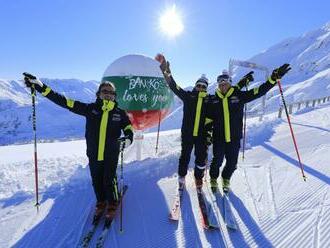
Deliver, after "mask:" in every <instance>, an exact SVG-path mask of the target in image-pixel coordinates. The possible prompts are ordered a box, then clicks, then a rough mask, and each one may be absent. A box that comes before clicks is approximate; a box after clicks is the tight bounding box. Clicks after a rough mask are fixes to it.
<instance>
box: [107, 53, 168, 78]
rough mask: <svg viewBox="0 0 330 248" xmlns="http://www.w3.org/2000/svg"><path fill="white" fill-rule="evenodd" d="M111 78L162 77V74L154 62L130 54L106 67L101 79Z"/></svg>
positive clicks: (145, 57) (157, 64)
mask: <svg viewBox="0 0 330 248" xmlns="http://www.w3.org/2000/svg"><path fill="white" fill-rule="evenodd" d="M111 76H145V77H163V74H162V72H161V71H160V69H159V63H158V62H157V61H156V60H154V59H152V58H150V57H147V56H144V55H138V54H130V55H126V56H123V57H120V58H119V59H117V60H115V61H114V62H113V63H111V64H110V65H109V66H108V68H107V69H106V70H105V72H104V74H103V77H111Z"/></svg>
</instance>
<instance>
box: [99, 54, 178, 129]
mask: <svg viewBox="0 0 330 248" xmlns="http://www.w3.org/2000/svg"><path fill="white" fill-rule="evenodd" d="M105 80H106V81H111V82H112V83H114V85H115V86H116V91H117V98H116V100H117V102H118V104H119V107H120V108H122V109H124V110H126V111H127V112H128V115H129V117H130V120H131V122H132V124H133V127H134V128H135V129H137V130H143V129H146V128H150V127H152V126H155V125H157V124H158V123H159V121H161V120H162V119H164V118H165V117H166V116H167V114H168V113H169V111H170V107H171V104H172V102H173V93H172V91H171V90H170V89H169V87H168V86H167V83H166V82H165V79H164V78H163V75H162V73H161V71H160V68H159V63H158V62H157V61H155V60H153V59H152V58H149V57H146V56H143V55H127V56H124V57H121V58H119V59H117V60H116V61H114V62H113V63H112V64H111V65H109V67H108V68H107V70H106V71H105V73H104V75H103V78H102V81H105Z"/></svg>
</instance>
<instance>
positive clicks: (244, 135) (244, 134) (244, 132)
mask: <svg viewBox="0 0 330 248" xmlns="http://www.w3.org/2000/svg"><path fill="white" fill-rule="evenodd" d="M245 87H246V91H248V90H249V89H248V86H247V85H246V86H245ZM246 112H247V106H246V103H245V104H244V125H243V156H242V160H243V161H244V158H245V157H244V154H245V142H246Z"/></svg>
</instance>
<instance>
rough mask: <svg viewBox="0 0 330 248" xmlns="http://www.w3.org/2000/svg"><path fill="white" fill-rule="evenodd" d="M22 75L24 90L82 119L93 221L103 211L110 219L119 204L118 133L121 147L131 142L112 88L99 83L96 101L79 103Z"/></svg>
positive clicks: (126, 117) (127, 127)
mask: <svg viewBox="0 0 330 248" xmlns="http://www.w3.org/2000/svg"><path fill="white" fill-rule="evenodd" d="M23 75H24V76H25V77H24V82H25V84H26V86H27V87H29V88H31V87H35V89H36V90H37V91H38V92H39V93H41V94H42V95H43V96H45V97H47V98H48V99H49V100H51V101H53V102H54V103H56V104H58V105H59V106H61V107H63V108H67V109H68V110H70V111H71V112H73V113H75V114H78V115H82V116H85V118H86V130H85V138H86V143H87V151H86V153H87V157H88V159H89V169H90V173H91V177H92V183H93V188H94V192H95V196H96V200H97V203H96V208H95V215H94V221H98V219H99V218H100V217H101V216H102V215H103V213H104V211H105V210H106V208H107V211H106V218H110V217H113V215H114V212H115V210H116V207H117V204H118V200H119V199H118V185H117V176H116V169H117V164H118V156H119V149H120V143H119V142H118V138H119V137H120V135H121V131H123V132H124V135H125V139H124V142H125V147H127V146H129V145H130V144H131V143H132V141H133V129H132V125H131V122H130V120H129V119H128V116H127V114H126V112H125V111H124V110H122V109H120V108H119V107H118V105H117V102H116V100H115V99H116V89H115V86H114V85H113V84H112V83H111V82H108V81H104V82H102V83H101V84H100V86H99V88H98V91H97V93H96V101H95V102H94V103H83V102H80V101H74V100H72V99H69V98H66V97H65V96H63V95H60V94H59V93H57V92H55V91H53V90H52V89H51V88H50V87H48V86H47V85H46V84H44V83H42V82H41V81H40V80H39V79H38V78H36V77H35V76H33V75H31V74H28V73H23ZM107 205H108V207H107Z"/></svg>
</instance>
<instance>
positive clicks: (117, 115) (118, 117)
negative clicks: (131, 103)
mask: <svg viewBox="0 0 330 248" xmlns="http://www.w3.org/2000/svg"><path fill="white" fill-rule="evenodd" d="M112 120H113V121H120V120H121V116H120V114H113V116H112Z"/></svg>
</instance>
